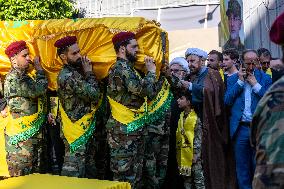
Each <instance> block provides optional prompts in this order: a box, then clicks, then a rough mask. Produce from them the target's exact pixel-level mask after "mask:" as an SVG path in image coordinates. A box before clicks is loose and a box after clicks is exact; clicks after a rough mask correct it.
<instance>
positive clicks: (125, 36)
mask: <svg viewBox="0 0 284 189" xmlns="http://www.w3.org/2000/svg"><path fill="white" fill-rule="evenodd" d="M134 38H135V34H134V33H132V32H120V33H118V34H116V35H115V36H113V38H112V43H113V44H114V45H115V44H119V43H122V42H124V41H126V40H131V39H134Z"/></svg>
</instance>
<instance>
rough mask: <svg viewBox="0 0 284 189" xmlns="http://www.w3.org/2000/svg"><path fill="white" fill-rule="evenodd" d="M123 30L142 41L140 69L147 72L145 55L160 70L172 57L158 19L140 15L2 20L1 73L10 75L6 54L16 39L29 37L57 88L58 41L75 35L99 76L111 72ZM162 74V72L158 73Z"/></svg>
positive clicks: (53, 88)
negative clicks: (115, 42) (115, 44)
mask: <svg viewBox="0 0 284 189" xmlns="http://www.w3.org/2000/svg"><path fill="white" fill-rule="evenodd" d="M121 31H131V32H134V33H135V34H136V39H137V41H138V44H139V54H138V62H137V63H136V68H137V69H140V70H142V71H145V70H144V69H145V66H144V56H145V55H147V56H151V57H153V58H154V60H155V62H156V65H157V70H160V68H161V65H162V63H163V62H167V60H168V38H167V33H166V32H165V31H163V30H162V29H161V28H160V27H159V26H157V25H156V23H155V22H152V21H149V20H146V19H144V18H140V17H125V18H117V17H115V18H83V19H59V20H30V21H29V20H28V21H3V22H0V62H1V64H0V74H2V75H3V74H6V73H7V72H8V71H9V69H10V62H9V59H8V57H7V56H6V54H5V53H4V51H5V49H6V47H7V46H8V45H9V44H10V43H11V42H13V41H16V40H25V41H26V42H27V45H28V46H29V49H30V53H31V55H32V56H35V55H38V56H40V58H41V64H42V67H43V69H44V70H45V72H46V74H47V76H48V80H49V88H50V89H52V90H56V88H57V83H56V80H57V75H58V73H59V71H60V70H61V68H62V62H61V60H60V58H59V57H58V56H57V54H56V48H55V47H54V43H55V41H56V40H58V39H60V38H62V37H64V36H67V35H75V36H76V37H77V39H78V45H79V47H80V49H81V54H82V55H87V56H88V57H89V58H90V59H91V60H92V62H93V70H94V73H95V74H96V76H97V78H98V79H102V78H104V77H106V76H107V75H108V70H109V68H110V67H111V66H112V65H113V64H114V63H115V60H116V54H115V51H114V48H113V44H112V41H111V39H112V37H113V36H114V35H115V34H116V33H118V32H121ZM157 75H159V72H157Z"/></svg>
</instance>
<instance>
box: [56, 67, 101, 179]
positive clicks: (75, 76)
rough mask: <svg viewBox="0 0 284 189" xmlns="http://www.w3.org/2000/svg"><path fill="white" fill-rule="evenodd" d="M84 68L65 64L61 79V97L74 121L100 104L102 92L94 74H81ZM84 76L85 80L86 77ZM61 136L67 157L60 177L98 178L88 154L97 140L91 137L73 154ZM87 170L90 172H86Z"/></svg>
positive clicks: (59, 79)
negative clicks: (95, 176) (93, 176)
mask: <svg viewBox="0 0 284 189" xmlns="http://www.w3.org/2000/svg"><path fill="white" fill-rule="evenodd" d="M81 70H82V67H76V66H73V65H64V67H63V69H62V70H61V72H60V73H59V76H58V98H59V101H60V103H61V105H62V107H63V109H64V111H65V112H66V114H67V115H68V117H69V119H70V120H71V121H73V122H75V121H77V120H79V119H80V118H82V117H83V116H84V115H86V114H87V113H89V112H91V107H92V105H93V104H95V103H97V102H98V99H99V95H100V92H99V91H100V90H99V87H98V82H97V81H96V77H95V75H94V73H93V72H86V73H85V74H84V73H80V71H81ZM83 75H85V77H84V76H83ZM61 137H62V138H63V140H64V143H65V157H64V163H63V167H62V171H61V175H64V176H74V177H92V175H95V165H94V161H93V158H94V157H93V155H90V156H89V155H88V153H87V152H88V151H89V148H92V146H93V143H94V142H95V138H94V137H93V136H92V137H90V139H89V141H88V143H87V145H82V146H81V147H79V148H78V149H77V150H76V151H75V152H74V153H70V147H69V144H68V142H67V140H66V139H65V138H64V135H63V133H61ZM86 169H88V170H86Z"/></svg>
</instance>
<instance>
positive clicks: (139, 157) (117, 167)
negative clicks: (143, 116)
mask: <svg viewBox="0 0 284 189" xmlns="http://www.w3.org/2000/svg"><path fill="white" fill-rule="evenodd" d="M108 144H109V147H110V169H111V171H112V172H113V180H117V181H126V182H129V183H130V184H131V188H132V189H140V188H142V171H143V159H144V135H143V134H140V135H127V134H122V133H120V134H119V133H114V132H113V130H109V131H108Z"/></svg>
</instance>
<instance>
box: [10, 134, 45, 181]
mask: <svg viewBox="0 0 284 189" xmlns="http://www.w3.org/2000/svg"><path fill="white" fill-rule="evenodd" d="M9 139H10V137H9V136H8V135H5V141H6V142H5V143H6V152H7V156H6V159H7V165H8V169H9V174H10V176H11V177H14V176H23V175H28V174H31V173H36V172H43V171H44V170H42V166H43V162H41V159H42V158H41V157H42V154H43V153H42V142H43V141H42V134H41V133H39V134H36V135H34V136H32V137H31V138H29V139H28V140H26V141H22V142H19V143H18V144H16V145H13V144H10V143H9V142H8V141H9Z"/></svg>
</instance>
